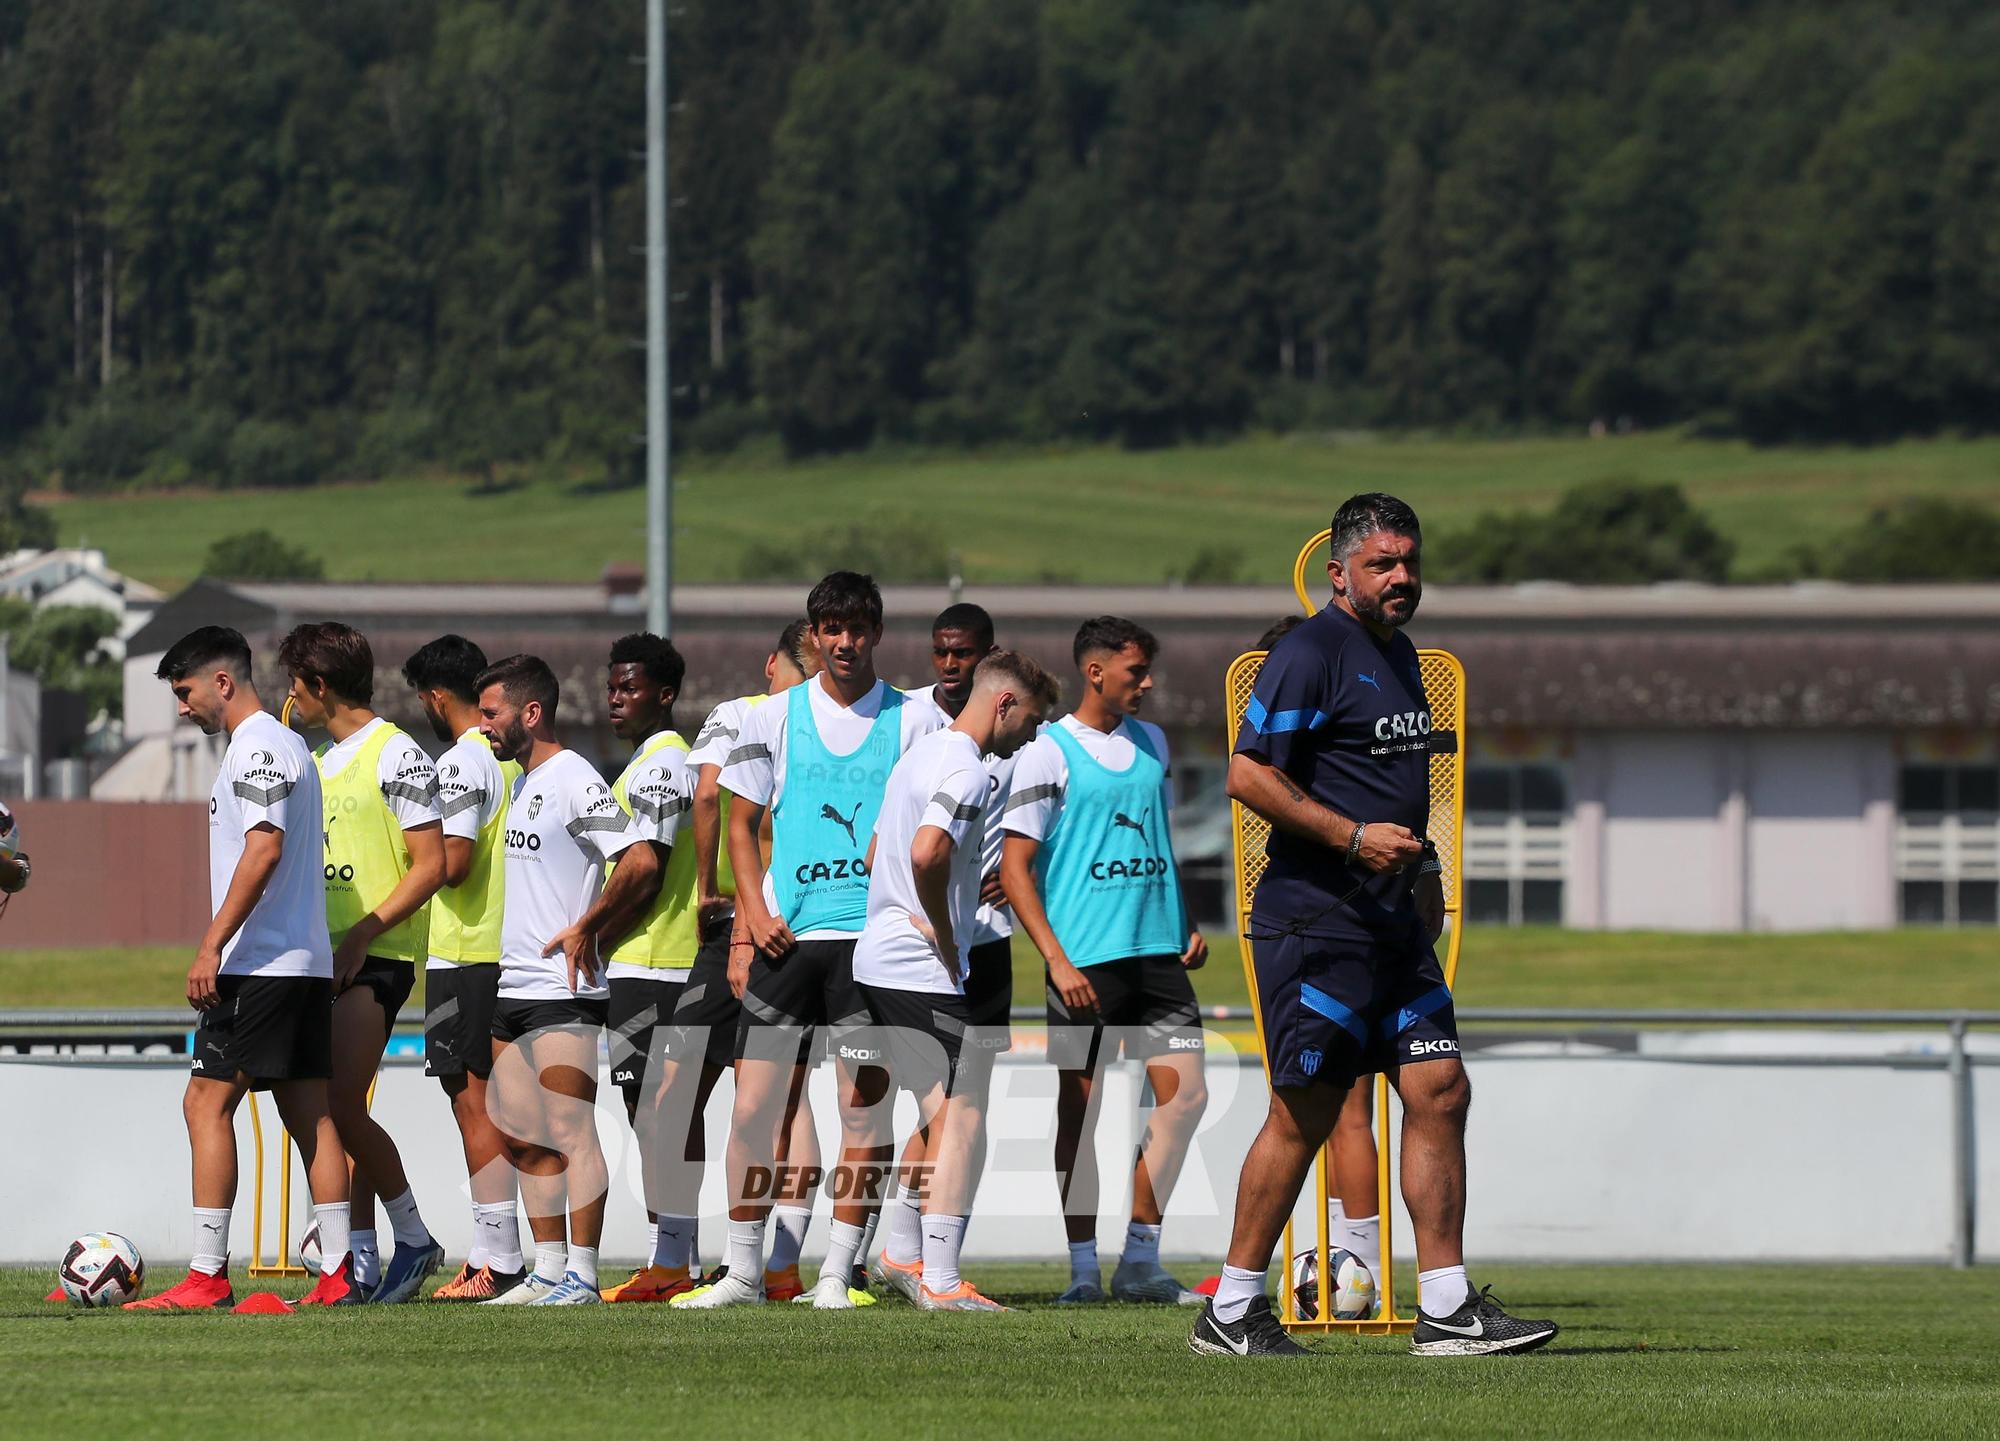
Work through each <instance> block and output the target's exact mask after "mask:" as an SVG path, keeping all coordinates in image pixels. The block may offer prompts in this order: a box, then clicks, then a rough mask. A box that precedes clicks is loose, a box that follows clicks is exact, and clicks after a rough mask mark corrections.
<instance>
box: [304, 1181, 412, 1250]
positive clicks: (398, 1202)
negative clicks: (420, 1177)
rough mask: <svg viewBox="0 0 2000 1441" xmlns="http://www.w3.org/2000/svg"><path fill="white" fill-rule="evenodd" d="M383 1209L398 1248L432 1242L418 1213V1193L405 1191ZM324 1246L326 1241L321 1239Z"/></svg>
mask: <svg viewBox="0 0 2000 1441" xmlns="http://www.w3.org/2000/svg"><path fill="white" fill-rule="evenodd" d="M382 1209H383V1210H385V1211H387V1212H388V1213H389V1229H390V1230H391V1231H393V1232H395V1233H396V1249H397V1250H398V1251H400V1250H402V1249H403V1247H405V1246H416V1247H419V1248H422V1247H424V1246H428V1245H430V1243H431V1232H430V1228H429V1227H428V1226H426V1225H425V1224H424V1218H423V1217H422V1216H420V1215H418V1214H417V1194H416V1192H414V1191H405V1192H403V1194H402V1195H400V1196H398V1197H396V1199H395V1200H393V1201H384V1202H383V1203H382ZM320 1244H321V1245H322V1246H324V1245H325V1244H326V1243H325V1242H324V1241H321V1243H320Z"/></svg>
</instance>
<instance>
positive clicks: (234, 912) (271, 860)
mask: <svg viewBox="0 0 2000 1441" xmlns="http://www.w3.org/2000/svg"><path fill="white" fill-rule="evenodd" d="M282 853H283V842H282V840H281V841H280V842H279V844H278V845H275V846H272V847H271V848H270V849H269V850H268V851H266V850H264V849H263V848H261V847H253V846H247V845H246V846H245V847H244V849H243V854H242V856H241V857H240V858H239V859H238V860H237V862H236V869H235V871H234V872H232V873H231V875H230V877H229V889H228V890H227V891H225V892H224V893H223V897H222V904H221V905H219V906H217V907H216V908H215V919H213V920H211V921H210V922H209V923H208V930H207V932H206V933H205V934H204V935H203V936H202V940H201V944H202V949H203V950H210V951H217V952H219V951H221V950H222V948H223V947H224V946H226V945H228V944H229V943H230V941H231V940H233V939H234V938H235V936H236V933H237V932H238V931H240V930H242V929H243V923H244V922H245V921H247V920H249V919H250V912H252V911H254V910H256V909H257V902H258V901H260V900H262V899H263V897H264V888H265V887H266V886H267V885H269V884H270V883H271V877H272V875H273V874H274V873H275V872H276V871H277V869H278V857H279V856H280V855H281V854H282Z"/></svg>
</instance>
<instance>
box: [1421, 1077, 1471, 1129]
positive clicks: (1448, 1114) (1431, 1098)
mask: <svg viewBox="0 0 2000 1441" xmlns="http://www.w3.org/2000/svg"><path fill="white" fill-rule="evenodd" d="M1437 1069H1438V1070H1439V1071H1440V1072H1441V1074H1439V1075H1438V1076H1437V1077H1436V1078H1435V1079H1434V1080H1432V1081H1431V1082H1430V1084H1428V1085H1427V1086H1425V1087H1424V1088H1423V1089H1422V1090H1421V1091H1420V1092H1419V1093H1418V1094H1419V1101H1418V1104H1419V1107H1420V1108H1421V1110H1422V1112H1423V1114H1424V1115H1425V1116H1427V1117H1428V1118H1430V1119H1431V1120H1433V1121H1436V1122H1439V1123H1440V1124H1443V1125H1448V1126H1453V1127H1456V1128H1459V1129H1463V1128H1464V1126H1465V1119H1466V1117H1467V1116H1468V1115H1469V1114H1470V1113H1471V1111H1472V1078H1471V1077H1469V1076H1467V1075H1466V1073H1465V1067H1463V1066H1461V1065H1459V1064H1458V1063H1457V1062H1456V1061H1453V1062H1451V1063H1449V1064H1447V1065H1442V1066H1439V1067H1438V1068H1437Z"/></svg>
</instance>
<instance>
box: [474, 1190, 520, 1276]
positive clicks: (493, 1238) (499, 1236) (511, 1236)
mask: <svg viewBox="0 0 2000 1441" xmlns="http://www.w3.org/2000/svg"><path fill="white" fill-rule="evenodd" d="M472 1227H473V1230H474V1232H475V1233H476V1234H477V1235H478V1237H479V1241H478V1243H477V1244H478V1247H479V1249H481V1250H483V1251H484V1252H485V1253H486V1264H487V1265H489V1266H491V1267H492V1268H493V1269H494V1270H496V1271H499V1272H501V1273H502V1274H505V1275H512V1274H513V1273H514V1272H516V1271H518V1270H520V1269H521V1265H522V1258H521V1223H520V1221H519V1220H518V1219H517V1218H516V1216H515V1214H514V1203H513V1202H512V1201H479V1202H475V1203H474V1204H473V1207H472Z"/></svg>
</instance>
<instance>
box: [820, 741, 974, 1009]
mask: <svg viewBox="0 0 2000 1441" xmlns="http://www.w3.org/2000/svg"><path fill="white" fill-rule="evenodd" d="M992 787H993V782H992V777H991V776H990V775H989V774H988V772H987V769H986V761H985V758H984V757H983V756H981V755H980V753H979V746H978V744H977V743H976V742H974V741H973V739H972V738H971V737H970V736H968V735H966V734H965V732H963V731H955V730H945V731H937V732H934V733H933V734H931V735H927V736H925V737H924V738H923V739H922V740H919V741H918V742H917V743H916V744H915V745H913V746H911V747H910V749H909V750H908V751H906V752H904V754H903V756H902V758H901V759H900V760H898V761H897V762H896V766H895V769H893V770H891V771H890V772H889V784H888V786H887V788H886V789H885V790H884V792H883V795H882V809H881V812H880V813H879V814H878V815H877V816H876V818H875V866H874V869H873V870H872V871H870V872H869V877H868V924H867V925H866V927H864V928H863V930H862V932H861V939H860V941H859V942H857V943H856V945H855V947H854V979H855V980H857V981H860V982H862V983H863V984H865V985H870V986H881V987H884V988H885V989H888V990H895V991H925V992H930V993H933V994H935V993H939V992H943V993H946V994H958V995H963V994H964V992H965V986H964V983H963V981H961V980H960V979H959V974H958V973H959V972H960V971H962V970H963V969H964V966H965V958H966V953H967V952H968V950H969V949H970V948H971V946H972V944H973V936H972V933H971V932H972V917H973V912H974V911H976V910H977V909H978V906H979V877H980V860H981V847H980V838H981V833H982V832H983V830H984V828H985V821H986V818H987V814H988V807H989V805H990V801H991V796H992ZM927 826H928V827H935V828H936V829H938V830H941V831H943V832H944V833H945V834H946V835H947V836H949V837H951V842H952V854H951V872H950V877H951V878H950V881H949V883H948V885H947V887H946V897H947V901H948V905H949V908H950V914H951V929H952V936H953V938H954V940H955V942H956V944H957V948H958V966H957V968H956V969H955V970H953V971H947V970H946V969H945V964H944V960H943V958H942V957H941V956H939V955H938V953H937V951H936V949H935V948H934V947H933V946H932V945H931V943H930V942H929V941H928V940H926V939H925V938H924V935H923V932H921V931H919V930H918V929H917V927H916V921H917V920H918V919H920V918H924V915H925V913H924V907H923V901H922V899H921V898H920V897H919V896H918V895H917V879H916V868H915V866H914V864H913V863H912V861H911V857H910V851H911V847H912V846H914V845H915V843H916V839H917V833H918V832H919V831H921V830H923V829H924V828H925V827H927Z"/></svg>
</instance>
